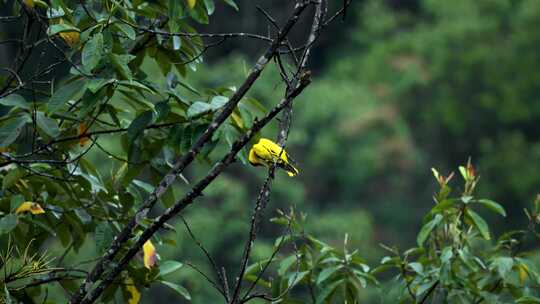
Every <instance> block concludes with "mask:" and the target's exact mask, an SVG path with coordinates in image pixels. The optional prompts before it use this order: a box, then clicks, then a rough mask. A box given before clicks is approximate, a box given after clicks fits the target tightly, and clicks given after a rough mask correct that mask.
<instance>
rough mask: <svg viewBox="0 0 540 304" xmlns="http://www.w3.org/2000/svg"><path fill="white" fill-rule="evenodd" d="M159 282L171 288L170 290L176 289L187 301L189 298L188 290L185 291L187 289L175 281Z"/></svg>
mask: <svg viewBox="0 0 540 304" xmlns="http://www.w3.org/2000/svg"><path fill="white" fill-rule="evenodd" d="M159 282H160V283H162V284H163V285H165V286H167V287H169V288H171V289H172V290H174V291H176V292H177V293H179V294H180V295H181V296H183V297H184V298H185V299H186V300H188V301H189V300H191V295H190V294H189V291H187V289H185V288H184V287H182V286H180V285H178V284H175V283H171V282H168V281H159Z"/></svg>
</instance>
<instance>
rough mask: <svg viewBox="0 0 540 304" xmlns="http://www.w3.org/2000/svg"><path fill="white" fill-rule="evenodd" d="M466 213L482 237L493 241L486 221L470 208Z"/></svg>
mask: <svg viewBox="0 0 540 304" xmlns="http://www.w3.org/2000/svg"><path fill="white" fill-rule="evenodd" d="M465 212H466V213H467V215H468V216H469V218H470V219H471V221H472V222H473V224H474V226H475V227H476V228H477V229H478V231H480V234H481V235H482V237H483V238H485V239H486V240H489V239H491V236H490V235H489V227H488V224H487V223H486V221H485V220H484V219H483V218H482V217H481V216H480V215H478V213H476V212H474V211H472V210H471V209H470V208H467V210H466V211H465Z"/></svg>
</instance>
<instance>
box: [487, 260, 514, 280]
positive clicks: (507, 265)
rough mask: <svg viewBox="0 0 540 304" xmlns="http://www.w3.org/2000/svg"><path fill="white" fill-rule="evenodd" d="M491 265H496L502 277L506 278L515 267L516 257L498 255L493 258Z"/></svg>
mask: <svg viewBox="0 0 540 304" xmlns="http://www.w3.org/2000/svg"><path fill="white" fill-rule="evenodd" d="M491 266H492V267H495V269H497V272H498V273H499V275H500V276H501V278H503V279H504V278H506V276H507V275H508V273H509V272H510V270H512V267H514V259H512V258H511V257H498V258H495V259H494V260H493V263H492V264H491Z"/></svg>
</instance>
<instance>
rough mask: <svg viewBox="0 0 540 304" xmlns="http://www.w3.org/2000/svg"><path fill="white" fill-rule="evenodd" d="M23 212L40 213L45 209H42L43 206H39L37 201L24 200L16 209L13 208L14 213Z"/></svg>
mask: <svg viewBox="0 0 540 304" xmlns="http://www.w3.org/2000/svg"><path fill="white" fill-rule="evenodd" d="M24 212H30V213H32V214H42V213H45V210H43V208H41V206H40V205H39V204H38V203H34V202H24V203H22V204H21V205H20V206H19V207H18V208H17V210H15V214H20V213H24Z"/></svg>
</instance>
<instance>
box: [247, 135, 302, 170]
mask: <svg viewBox="0 0 540 304" xmlns="http://www.w3.org/2000/svg"><path fill="white" fill-rule="evenodd" d="M282 150H283V149H282V148H281V147H280V146H279V145H278V144H276V143H275V142H273V141H271V140H270V139H267V138H261V139H260V140H259V142H258V143H256V144H254V145H253V147H251V150H249V156H248V160H249V163H250V164H252V165H253V166H266V167H270V166H271V165H272V164H274V162H276V164H277V166H278V167H280V168H282V169H284V170H285V171H287V174H288V175H289V176H295V175H296V174H298V169H296V168H295V167H294V166H293V165H291V164H290V163H289V161H292V160H291V158H290V156H289V154H288V153H287V152H286V151H285V150H283V151H282Z"/></svg>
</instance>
